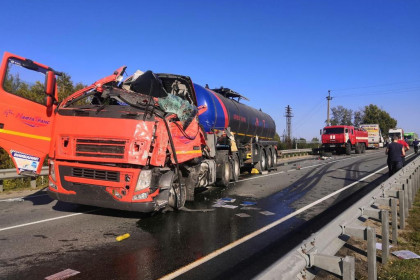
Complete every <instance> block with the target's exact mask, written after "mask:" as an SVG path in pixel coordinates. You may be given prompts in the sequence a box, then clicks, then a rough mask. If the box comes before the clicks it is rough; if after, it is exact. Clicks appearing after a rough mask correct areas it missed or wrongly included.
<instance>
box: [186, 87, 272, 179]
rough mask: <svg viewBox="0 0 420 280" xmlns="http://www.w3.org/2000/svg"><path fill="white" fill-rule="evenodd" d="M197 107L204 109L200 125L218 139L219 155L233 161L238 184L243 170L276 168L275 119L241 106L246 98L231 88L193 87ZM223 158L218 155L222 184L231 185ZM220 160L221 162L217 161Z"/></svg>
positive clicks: (200, 116)
mask: <svg viewBox="0 0 420 280" xmlns="http://www.w3.org/2000/svg"><path fill="white" fill-rule="evenodd" d="M194 90H195V93H196V97H197V105H198V107H199V108H201V112H200V115H199V122H200V125H201V126H202V127H203V129H204V131H205V132H206V133H207V136H208V138H209V136H210V135H215V136H216V137H215V138H216V151H217V153H219V154H221V153H225V154H226V155H229V156H230V157H231V159H232V166H231V170H232V173H233V174H232V175H233V179H234V180H235V181H236V180H237V178H238V176H239V173H240V169H241V168H243V169H248V171H250V170H251V169H252V168H253V167H256V168H257V169H258V171H259V172H262V171H264V170H270V169H273V168H275V166H276V162H277V147H276V144H277V142H276V141H274V140H273V137H274V135H275V133H276V125H275V123H274V121H273V119H272V118H271V117H270V116H269V115H268V114H266V113H264V112H262V111H261V110H257V109H255V108H252V107H249V106H247V105H245V104H242V103H240V102H239V101H240V99H245V100H247V99H246V98H245V97H243V96H241V95H240V94H238V93H237V92H234V91H233V90H230V89H228V88H219V89H213V90H210V89H208V88H207V87H206V88H204V87H202V86H200V85H197V84H194ZM223 158H226V157H224V156H222V155H220V156H216V161H217V176H216V177H217V178H222V179H221V180H218V181H219V184H221V185H226V184H227V183H228V180H227V176H224V174H225V173H227V172H229V170H228V168H229V167H226V164H224V163H223V160H220V159H223ZM218 159H219V160H218Z"/></svg>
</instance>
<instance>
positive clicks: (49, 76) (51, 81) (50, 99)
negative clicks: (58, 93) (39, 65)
mask: <svg viewBox="0 0 420 280" xmlns="http://www.w3.org/2000/svg"><path fill="white" fill-rule="evenodd" d="M55 86H56V80H55V74H54V71H47V73H46V74H45V94H46V95H47V104H46V105H47V107H51V106H52V105H53V104H54V99H55Z"/></svg>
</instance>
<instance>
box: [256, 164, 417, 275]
mask: <svg viewBox="0 0 420 280" xmlns="http://www.w3.org/2000/svg"><path fill="white" fill-rule="evenodd" d="M419 188H420V157H418V158H417V159H415V160H414V161H412V162H411V163H409V164H407V166H406V167H404V168H403V169H402V170H400V171H399V172H398V173H397V174H395V175H394V176H392V177H391V178H389V179H388V180H387V181H385V182H384V183H382V184H381V185H379V186H378V187H376V188H375V189H374V190H373V191H371V192H370V193H368V194H367V195H366V196H364V197H363V198H362V199H361V200H359V201H358V202H357V203H355V204H354V205H353V206H351V207H350V208H349V209H347V210H346V211H345V212H343V213H342V214H341V215H340V216H338V217H337V218H335V219H334V220H333V221H331V222H330V223H329V224H328V225H326V226H324V227H323V228H322V229H321V230H319V231H318V232H316V233H314V234H312V236H311V237H310V238H309V239H307V240H305V241H303V242H302V243H301V244H300V245H299V246H297V247H295V248H294V249H293V250H292V251H290V252H289V253H288V254H287V255H285V256H284V257H282V258H281V259H279V260H278V261H277V262H275V263H274V264H273V265H271V266H270V267H269V268H267V269H266V270H265V271H263V272H262V273H261V274H259V275H258V276H257V277H256V279H262V280H265V279H300V280H302V279H305V280H308V279H313V278H314V277H315V275H316V272H317V270H319V269H323V270H326V271H329V272H332V273H335V274H336V275H339V276H342V278H343V279H345V280H352V279H355V262H354V257H350V256H346V257H345V258H341V257H336V256H335V254H336V253H337V252H338V250H340V248H341V247H343V245H344V244H345V243H346V241H347V240H348V239H349V238H350V237H356V238H359V239H363V240H365V241H367V262H368V279H369V280H376V279H377V270H376V246H375V245H376V231H375V228H374V227H369V226H365V225H364V222H363V220H365V219H369V218H373V219H375V220H377V221H381V230H382V234H381V239H382V255H381V257H382V258H381V261H382V263H386V262H387V260H388V257H389V211H390V212H391V228H392V243H393V244H396V243H397V238H398V220H399V227H400V229H404V228H405V219H406V217H407V216H408V210H409V208H411V207H412V205H413V201H414V198H415V195H416V193H417V192H418V190H419ZM397 207H398V210H397ZM380 208H382V209H380Z"/></svg>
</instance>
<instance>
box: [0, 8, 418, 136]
mask: <svg viewBox="0 0 420 280" xmlns="http://www.w3.org/2000/svg"><path fill="white" fill-rule="evenodd" d="M60 2H61V3H60ZM419 15H420V1H415V0H413V1H396V0H395V1H387V0H375V1H374V0H371V1H366V0H364V1H357V0H352V1H336V0H331V1H314V0H311V1H309V0H308V1H300V0H293V1H292V0H289V1H245V0H241V1H240V0H237V1H229V0H226V1H215V0H213V1H193V0H191V1H185V0H178V1H174V0H172V1H120V2H118V1H75V0H73V1H50V0H32V1H19V0H13V1H2V3H1V11H0V24H1V26H3V28H2V36H1V37H0V51H1V52H4V51H9V52H12V53H15V54H18V55H21V56H24V57H27V58H30V59H33V60H35V61H38V62H41V63H44V64H47V65H49V66H51V67H53V68H55V69H57V70H60V71H64V72H67V73H68V74H70V75H71V76H72V79H73V81H74V82H83V83H86V84H91V83H92V82H94V81H95V80H97V79H99V78H101V77H103V76H107V75H109V74H111V73H112V72H113V71H114V70H115V69H117V68H118V67H119V66H121V65H127V66H128V72H134V71H135V70H136V69H141V70H153V71H155V72H166V73H176V74H183V75H188V76H190V77H191V78H192V80H193V81H194V82H195V83H198V84H201V85H204V84H206V83H207V84H209V85H210V87H219V86H224V87H229V88H232V89H234V90H236V91H237V92H239V93H241V94H242V95H244V96H246V97H248V98H249V99H250V101H249V102H246V101H245V102H246V104H248V105H250V106H253V107H256V108H261V109H262V110H263V111H264V112H267V113H269V114H270V115H271V116H272V117H273V118H274V120H275V122H276V125H277V132H278V133H279V134H282V133H283V131H284V129H285V127H286V120H285V118H284V111H285V107H286V106H287V105H290V106H291V107H292V109H293V113H294V118H293V119H292V134H293V136H294V137H304V138H306V139H308V140H310V139H312V137H319V129H320V128H322V127H323V125H324V121H325V119H326V111H327V102H326V98H325V97H326V96H327V92H328V90H329V89H330V90H332V93H331V94H332V96H333V100H332V103H331V106H338V105H342V106H344V107H347V108H350V109H353V110H358V109H361V108H363V107H364V106H365V105H369V104H375V105H377V106H379V107H381V108H382V109H383V110H385V111H387V112H389V113H390V115H391V116H392V117H393V118H395V119H397V121H398V126H400V127H402V128H404V129H405V130H406V131H416V132H418V133H420V113H419V106H418V100H419V99H420V16H419Z"/></svg>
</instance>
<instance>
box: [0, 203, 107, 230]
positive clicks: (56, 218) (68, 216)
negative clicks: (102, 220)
mask: <svg viewBox="0 0 420 280" xmlns="http://www.w3.org/2000/svg"><path fill="white" fill-rule="evenodd" d="M101 209H102V208H100V209H94V210H90V211H86V212H79V213H73V214H69V215H65V216H60V217H55V218H50V219H45V220H39V221H35V222H30V223H26V224H20V225H16V226H11V227H6V228H0V231H4V230H9V229H14V228H20V227H25V226H30V225H35V224H40V223H45V222H51V221H55V220H60V219H64V218H70V217H74V216H78V215H82V214H87V213H92V212H95V211H99V210H101Z"/></svg>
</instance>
